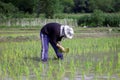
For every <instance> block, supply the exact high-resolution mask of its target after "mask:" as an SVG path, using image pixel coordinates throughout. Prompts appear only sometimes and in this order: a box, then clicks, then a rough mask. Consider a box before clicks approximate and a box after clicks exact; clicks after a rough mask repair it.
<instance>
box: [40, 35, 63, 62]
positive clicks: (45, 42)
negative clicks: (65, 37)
mask: <svg viewBox="0 0 120 80" xmlns="http://www.w3.org/2000/svg"><path fill="white" fill-rule="evenodd" d="M40 38H41V45H42V46H41V59H42V61H47V60H48V49H49V43H50V44H51V45H52V47H53V49H54V51H55V53H56V55H57V57H58V58H60V59H63V54H62V53H60V52H59V51H58V47H57V46H56V44H54V43H53V42H51V41H50V39H49V37H48V36H47V35H45V34H43V33H40Z"/></svg>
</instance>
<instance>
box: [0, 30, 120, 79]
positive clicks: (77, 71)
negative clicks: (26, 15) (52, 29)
mask: <svg viewBox="0 0 120 80" xmlns="http://www.w3.org/2000/svg"><path fill="white" fill-rule="evenodd" d="M74 30H75V36H74V38H73V39H71V40H68V39H64V40H63V41H62V44H63V46H64V47H69V49H70V52H69V53H65V54H64V60H55V59H54V58H55V57H56V55H55V53H54V51H53V49H52V47H51V46H50V47H49V60H48V62H46V63H43V62H41V61H40V50H41V43H40V40H39V31H40V30H39V29H17V28H13V29H8V30H6V29H0V80H120V33H119V32H118V30H116V29H114V31H113V32H109V29H108V28H99V29H98V28H75V29H74Z"/></svg>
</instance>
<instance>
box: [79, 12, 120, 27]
mask: <svg viewBox="0 0 120 80" xmlns="http://www.w3.org/2000/svg"><path fill="white" fill-rule="evenodd" d="M78 25H79V26H92V27H96V26H108V25H109V26H111V27H120V14H119V13H112V14H108V13H103V12H101V11H99V10H98V11H95V12H94V13H92V14H91V15H85V16H82V17H80V18H79V19H78Z"/></svg>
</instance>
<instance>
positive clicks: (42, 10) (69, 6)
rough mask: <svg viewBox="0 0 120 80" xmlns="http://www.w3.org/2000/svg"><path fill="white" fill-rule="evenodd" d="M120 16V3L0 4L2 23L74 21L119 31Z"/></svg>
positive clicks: (8, 0)
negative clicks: (11, 20) (42, 19)
mask: <svg viewBox="0 0 120 80" xmlns="http://www.w3.org/2000/svg"><path fill="white" fill-rule="evenodd" d="M119 12H120V0H28V1H26V0H0V20H1V19H6V18H49V19H53V18H60V19H63V18H72V19H77V20H78V25H80V26H94V27H95V26H112V27H119V26H120V13H119ZM91 13H92V14H91Z"/></svg>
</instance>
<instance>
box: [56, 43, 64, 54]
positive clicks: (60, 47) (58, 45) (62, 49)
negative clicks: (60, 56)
mask: <svg viewBox="0 0 120 80" xmlns="http://www.w3.org/2000/svg"><path fill="white" fill-rule="evenodd" d="M57 47H58V48H59V49H60V50H61V51H63V52H65V48H64V47H63V46H62V45H61V44H60V43H59V42H58V43H57Z"/></svg>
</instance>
